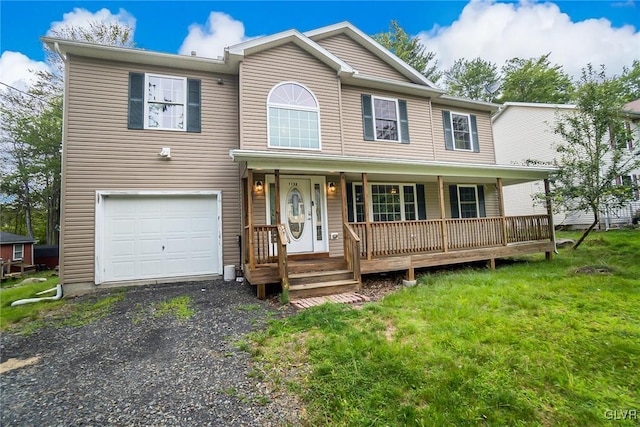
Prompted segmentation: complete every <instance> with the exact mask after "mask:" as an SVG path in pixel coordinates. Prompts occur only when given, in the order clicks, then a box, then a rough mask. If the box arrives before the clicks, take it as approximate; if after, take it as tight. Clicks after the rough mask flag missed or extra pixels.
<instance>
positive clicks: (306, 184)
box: [280, 178, 314, 253]
mask: <svg viewBox="0 0 640 427" xmlns="http://www.w3.org/2000/svg"><path fill="white" fill-rule="evenodd" d="M280 211H281V212H282V220H283V222H284V224H285V226H286V227H287V232H288V234H289V238H290V239H291V242H290V243H289V245H288V246H287V252H288V253H300V252H313V249H314V248H313V235H314V233H313V225H312V217H311V215H312V211H313V208H312V202H311V180H309V179H305V178H281V179H280Z"/></svg>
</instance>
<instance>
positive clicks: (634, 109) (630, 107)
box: [624, 99, 640, 114]
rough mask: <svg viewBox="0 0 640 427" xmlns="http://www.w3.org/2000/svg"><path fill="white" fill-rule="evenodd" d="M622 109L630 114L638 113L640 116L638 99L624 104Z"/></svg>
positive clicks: (639, 101) (639, 100)
mask: <svg viewBox="0 0 640 427" xmlns="http://www.w3.org/2000/svg"><path fill="white" fill-rule="evenodd" d="M624 109H625V110H626V111H628V112H630V113H632V114H633V113H638V114H640V99H636V100H635V101H631V102H627V103H626V104H624Z"/></svg>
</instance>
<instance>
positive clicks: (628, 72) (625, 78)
mask: <svg viewBox="0 0 640 427" xmlns="http://www.w3.org/2000/svg"><path fill="white" fill-rule="evenodd" d="M620 83H621V84H622V93H623V98H624V101H626V102H631V101H635V100H636V99H640V60H638V59H634V60H633V63H632V64H631V67H624V68H623V70H622V75H621V76H620Z"/></svg>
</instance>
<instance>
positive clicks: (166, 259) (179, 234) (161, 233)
mask: <svg viewBox="0 0 640 427" xmlns="http://www.w3.org/2000/svg"><path fill="white" fill-rule="evenodd" d="M103 233H104V236H103V240H104V249H103V257H104V262H103V264H104V270H103V275H104V276H103V277H104V281H122V280H135V279H150V278H163V277H177V276H189V275H202V274H217V273H219V271H220V265H219V263H220V257H219V253H218V251H219V242H218V239H219V226H218V221H217V202H216V197H215V196H162V197H156V196H109V197H107V198H105V205H104V230H103ZM163 247H164V248H163Z"/></svg>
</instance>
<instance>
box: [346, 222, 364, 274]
mask: <svg viewBox="0 0 640 427" xmlns="http://www.w3.org/2000/svg"><path fill="white" fill-rule="evenodd" d="M342 230H343V234H344V240H345V245H344V250H345V252H344V258H345V260H346V261H347V268H348V269H349V270H351V271H353V279H354V280H357V281H358V283H360V282H361V274H360V237H358V235H357V234H356V232H355V230H353V228H351V226H350V225H349V224H346V223H345V224H343V227H342Z"/></svg>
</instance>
